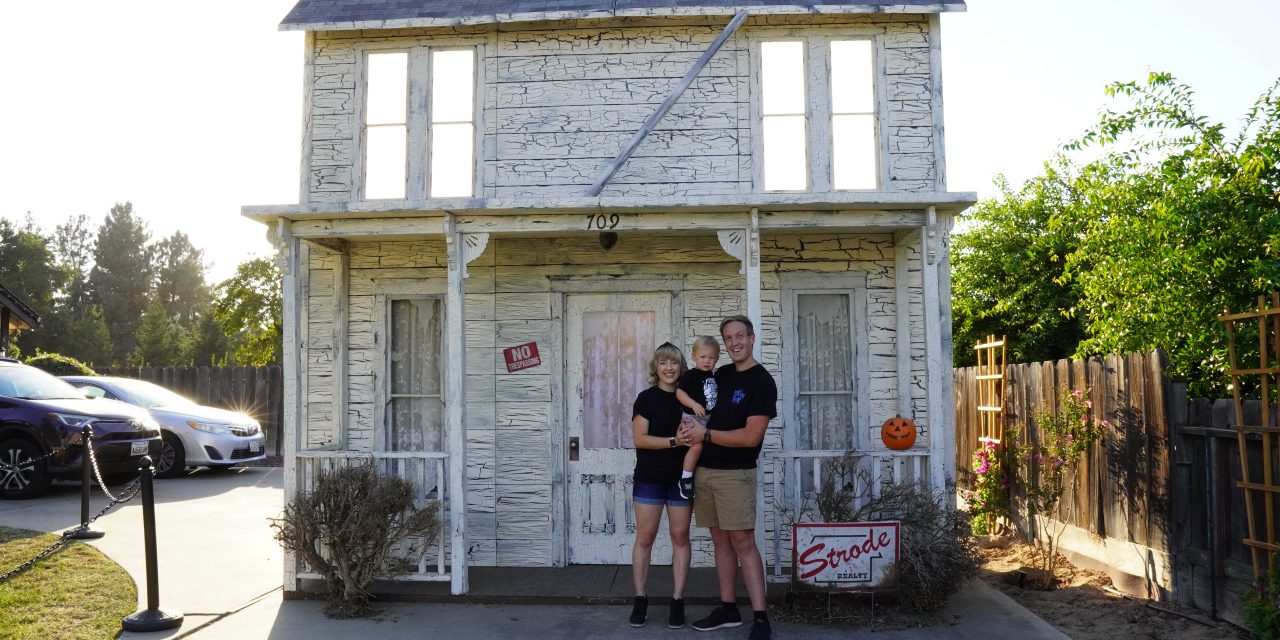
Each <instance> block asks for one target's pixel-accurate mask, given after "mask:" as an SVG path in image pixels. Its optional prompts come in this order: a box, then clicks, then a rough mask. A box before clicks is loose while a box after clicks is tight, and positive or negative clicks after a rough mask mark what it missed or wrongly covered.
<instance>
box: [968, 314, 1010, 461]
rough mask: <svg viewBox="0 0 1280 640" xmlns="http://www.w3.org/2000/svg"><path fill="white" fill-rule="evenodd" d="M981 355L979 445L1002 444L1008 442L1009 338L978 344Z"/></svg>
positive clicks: (1002, 337) (979, 361) (979, 369)
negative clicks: (1006, 374)
mask: <svg viewBox="0 0 1280 640" xmlns="http://www.w3.org/2000/svg"><path fill="white" fill-rule="evenodd" d="M973 348H974V350H976V351H977V352H978V372H977V380H978V395H977V397H976V398H975V400H976V401H977V403H978V442H979V443H983V442H994V443H997V444H999V442H1000V441H1001V440H1003V439H1004V365H1005V336H1000V339H999V340H996V337H995V336H994V335H989V336H987V341H986V342H980V343H978V344H977V345H975V346H974V347H973Z"/></svg>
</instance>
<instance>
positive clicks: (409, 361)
mask: <svg viewBox="0 0 1280 640" xmlns="http://www.w3.org/2000/svg"><path fill="white" fill-rule="evenodd" d="M441 315H442V314H441V313H440V301H439V300H437V299H434V298H428V299H416V300H393V301H391V331H390V334H391V345H390V347H391V354H390V360H391V393H395V394H405V393H411V394H420V395H426V394H439V393H440V320H441V318H440V316H441Z"/></svg>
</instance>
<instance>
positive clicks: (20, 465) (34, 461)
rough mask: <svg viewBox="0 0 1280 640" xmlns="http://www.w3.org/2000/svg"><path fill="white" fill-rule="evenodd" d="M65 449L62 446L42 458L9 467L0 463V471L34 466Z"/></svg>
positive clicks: (31, 459)
mask: <svg viewBox="0 0 1280 640" xmlns="http://www.w3.org/2000/svg"><path fill="white" fill-rule="evenodd" d="M66 449H67V447H66V446H65V445H64V446H61V447H58V448H56V449H54V450H53V451H50V452H49V453H46V454H44V455H42V456H40V457H38V458H27V459H26V460H21V461H19V462H17V463H16V464H12V465H11V464H7V463H5V462H0V471H9V470H12V469H14V467H17V468H19V469H21V468H22V467H25V466H27V465H33V464H35V463H37V462H40V461H41V460H47V459H49V458H52V457H53V456H56V455H58V454H59V453H62V452H63V451H65V450H66Z"/></svg>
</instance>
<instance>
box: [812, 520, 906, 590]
mask: <svg viewBox="0 0 1280 640" xmlns="http://www.w3.org/2000/svg"><path fill="white" fill-rule="evenodd" d="M898 526H899V525H898V523H897V522H850V523H836V524H797V525H794V527H795V531H794V535H793V536H792V540H793V545H794V546H793V548H792V551H793V553H794V555H793V556H792V562H793V565H792V566H793V567H794V571H793V573H794V575H795V579H796V580H797V581H799V582H804V583H806V584H810V585H813V586H815V587H835V588H839V589H859V588H868V587H880V586H886V585H888V584H891V583H892V582H893V581H894V575H893V572H891V571H890V570H889V568H890V566H891V565H893V564H894V563H896V562H897V561H898Z"/></svg>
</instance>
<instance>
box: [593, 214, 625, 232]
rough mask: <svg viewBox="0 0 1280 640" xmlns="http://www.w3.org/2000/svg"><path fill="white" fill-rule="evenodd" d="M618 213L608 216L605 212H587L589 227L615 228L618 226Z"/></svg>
mask: <svg viewBox="0 0 1280 640" xmlns="http://www.w3.org/2000/svg"><path fill="white" fill-rule="evenodd" d="M618 220H619V218H618V214H616V213H615V214H613V215H608V216H606V215H605V214H603V213H591V214H587V229H588V230H591V229H614V228H616V227H617V226H618Z"/></svg>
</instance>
